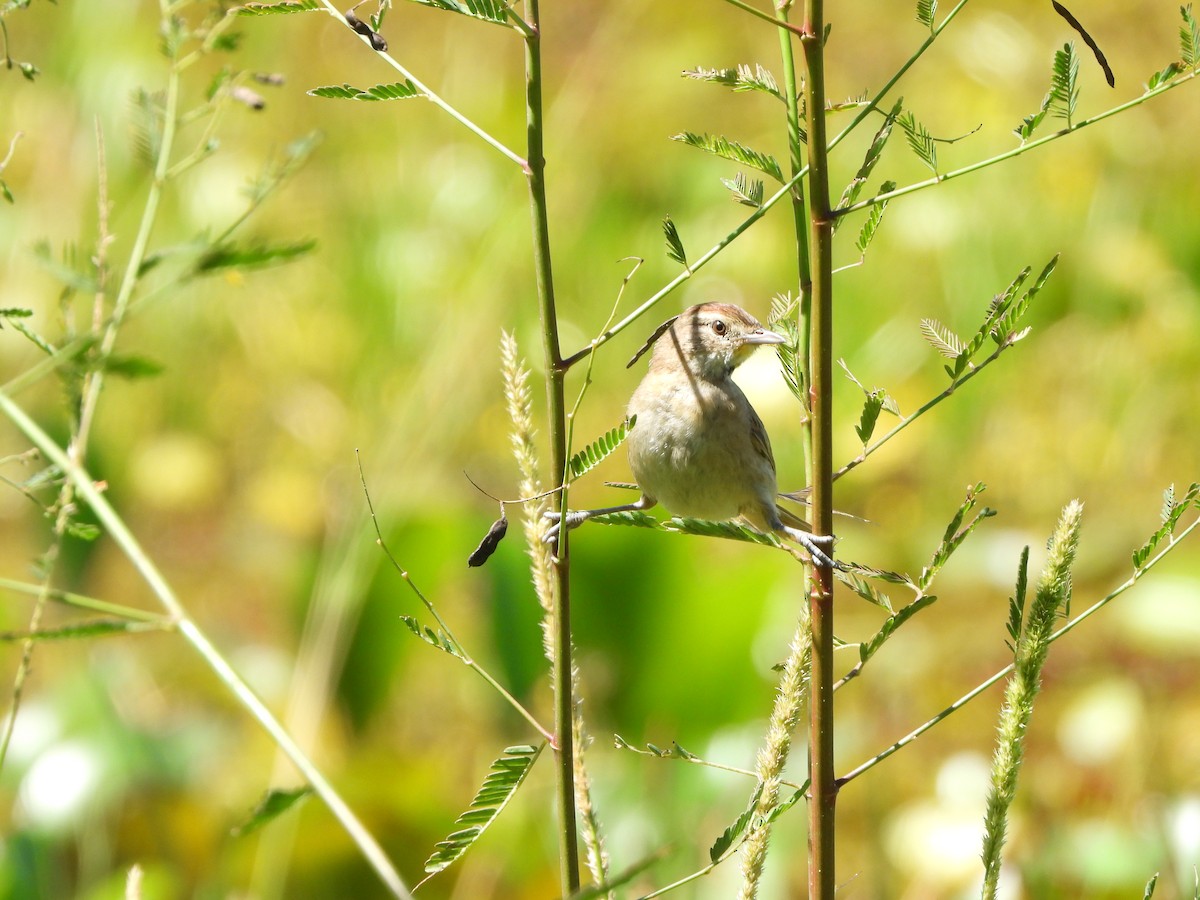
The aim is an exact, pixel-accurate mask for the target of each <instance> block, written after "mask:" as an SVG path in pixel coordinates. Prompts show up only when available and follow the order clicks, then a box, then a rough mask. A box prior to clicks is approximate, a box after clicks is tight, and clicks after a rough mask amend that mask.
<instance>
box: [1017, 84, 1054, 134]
mask: <svg viewBox="0 0 1200 900" xmlns="http://www.w3.org/2000/svg"><path fill="white" fill-rule="evenodd" d="M1049 112H1050V95H1049V94H1047V95H1046V96H1045V97H1044V98H1043V99H1042V106H1041V109H1039V110H1038V111H1037V112H1035V113H1031V114H1030V115H1028V116H1026V117H1025V118H1024V119H1022V120H1021V124H1020V125H1018V126H1017V127H1016V128H1014V129H1013V134H1015V135H1016V136H1017V137H1019V138H1020V139H1021V143H1022V144H1023V143H1025V142H1026V141H1027V140H1029V139H1030V138H1031V137H1033V133H1034V131H1036V130H1037V127H1038V126H1039V125H1041V124H1042V121H1043V120H1044V119H1045V118H1046V115H1047V114H1048V113H1049Z"/></svg>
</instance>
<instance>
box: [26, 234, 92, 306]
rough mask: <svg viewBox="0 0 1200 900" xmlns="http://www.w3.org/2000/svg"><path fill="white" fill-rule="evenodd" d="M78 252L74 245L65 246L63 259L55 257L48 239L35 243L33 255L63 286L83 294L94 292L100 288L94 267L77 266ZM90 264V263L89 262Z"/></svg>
mask: <svg viewBox="0 0 1200 900" xmlns="http://www.w3.org/2000/svg"><path fill="white" fill-rule="evenodd" d="M77 255H78V254H77V253H76V251H75V248H74V246H73V245H70V244H68V245H67V246H66V247H64V248H63V252H62V257H63V261H62V262H59V261H58V260H57V259H55V258H54V256H53V253H52V252H51V250H50V244H49V243H48V242H47V241H38V242H37V243H36V244H34V245H33V257H34V259H36V260H37V261H38V263H39V264H40V265H41V267H42V268H43V269H45V270H46V271H47V272H49V273H50V274H51V275H53V276H54V277H55V278H56V279H57V280H58V281H60V282H62V284H63V286H64V287H66V288H67V289H68V290H71V291H78V292H79V293H81V294H94V293H96V292H97V291H98V290H99V289H100V283H99V281H97V280H96V273H95V270H94V269H91V270H88V271H85V270H83V268H82V267H81V266H77V259H76V257H77ZM89 265H90V264H89Z"/></svg>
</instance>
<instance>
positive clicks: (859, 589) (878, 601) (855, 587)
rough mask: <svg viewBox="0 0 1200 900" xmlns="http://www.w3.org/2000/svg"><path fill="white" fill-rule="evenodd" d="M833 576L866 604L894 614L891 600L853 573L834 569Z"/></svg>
mask: <svg viewBox="0 0 1200 900" xmlns="http://www.w3.org/2000/svg"><path fill="white" fill-rule="evenodd" d="M833 575H834V577H835V578H837V580H838V581H840V582H841V583H842V584H844V585H846V587H848V588H850V590H852V591H854V593H856V594H858V596H860V597H862V598H863V599H864V600H866V601H867V602H868V603H874V604H875V605H876V606H878V607H880V608H881V609H885V610H887V611H888V612H889V613H890V612H895V610H894V609H893V608H892V598H891V597H889V596H888V595H887V594H885V593H883V591H881V590H879V588H877V587H875V585H873V584H871V582H869V581H867V580H866V579H865V578H863V577H861V576H860V575H858V574H857V573H855V572H854V571H852V570H849V569H847V570H844V571H843V570H841V569H834V570H833Z"/></svg>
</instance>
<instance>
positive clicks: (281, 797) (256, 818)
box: [229, 785, 313, 837]
mask: <svg viewBox="0 0 1200 900" xmlns="http://www.w3.org/2000/svg"><path fill="white" fill-rule="evenodd" d="M312 792H313V790H312V788H311V787H308V786H307V785H306V786H304V787H302V788H296V789H295V790H291V791H283V790H279V789H277V788H273V789H271V790H269V791H267V792H266V793H264V794H263V796H262V799H261V800H259V801H258V805H257V806H255V807H254V809H253V810H252V811H251V812H250V815H249V816H248V817H247V819H246V821H244V822H242V823H241V824H240V825H235V826H234V827H233V828H231V829H230V832H229V833H230V834H232V835H233V836H234V837H245V836H246V835H248V834H250V833H251V832H253V831H257V830H258V829H260V828H262V827H263V826H264V825H266V824H267V823H268V822H270V821H271V820H272V819H275V818H276V817H278V816H280V815H282V814H283V813H285V812H287V811H288V810H289V809H291V808H292V806H294V805H295V804H296V803H297V802H298V801H300V800H303V799H304V798H305V797H307V796H308V795H309V794H311V793H312Z"/></svg>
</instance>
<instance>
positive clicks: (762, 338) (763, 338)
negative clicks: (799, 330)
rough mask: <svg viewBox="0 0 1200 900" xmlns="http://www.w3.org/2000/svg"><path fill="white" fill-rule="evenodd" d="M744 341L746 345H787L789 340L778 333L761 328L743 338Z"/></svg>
mask: <svg viewBox="0 0 1200 900" xmlns="http://www.w3.org/2000/svg"><path fill="white" fill-rule="evenodd" d="M742 341H743V343H746V344H786V343H787V338H785V337H784V336H783V335H782V334H780V333H779V332H777V331H767V329H765V328H760V329H758V331H751V332H750V333H749V334H747V335H746V336H745V337H743V338H742Z"/></svg>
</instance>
